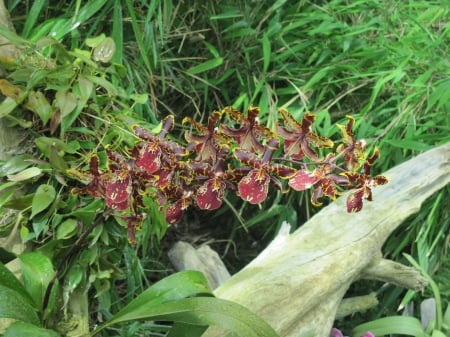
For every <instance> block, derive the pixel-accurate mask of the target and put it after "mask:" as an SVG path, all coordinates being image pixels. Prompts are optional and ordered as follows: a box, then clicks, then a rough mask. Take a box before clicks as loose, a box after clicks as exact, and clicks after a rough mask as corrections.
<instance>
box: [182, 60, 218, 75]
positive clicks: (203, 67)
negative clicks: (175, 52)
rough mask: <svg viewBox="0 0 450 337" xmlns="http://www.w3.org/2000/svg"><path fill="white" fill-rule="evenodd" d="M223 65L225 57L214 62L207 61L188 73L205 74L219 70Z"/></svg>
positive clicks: (192, 68)
mask: <svg viewBox="0 0 450 337" xmlns="http://www.w3.org/2000/svg"><path fill="white" fill-rule="evenodd" d="M222 63H223V57H218V58H215V59H212V60H208V61H205V62H203V63H200V64H198V65H196V66H194V67H191V68H189V69H188V70H187V73H189V74H191V75H196V74H200V73H203V72H205V71H208V70H211V69H214V68H217V67H218V66H220V65H221V64H222Z"/></svg>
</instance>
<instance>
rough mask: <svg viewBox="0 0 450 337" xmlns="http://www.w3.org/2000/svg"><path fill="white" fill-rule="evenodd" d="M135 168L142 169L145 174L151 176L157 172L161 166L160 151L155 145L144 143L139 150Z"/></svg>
mask: <svg viewBox="0 0 450 337" xmlns="http://www.w3.org/2000/svg"><path fill="white" fill-rule="evenodd" d="M136 166H137V167H140V168H143V169H144V170H146V171H147V173H149V174H152V173H155V172H156V171H158V170H159V168H160V166H161V149H160V148H159V146H158V144H157V143H150V142H149V143H146V144H145V145H143V146H142V148H141V149H140V150H139V155H138V158H137V159H136Z"/></svg>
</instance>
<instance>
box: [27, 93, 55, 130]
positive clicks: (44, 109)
mask: <svg viewBox="0 0 450 337" xmlns="http://www.w3.org/2000/svg"><path fill="white" fill-rule="evenodd" d="M26 107H27V108H28V109H30V110H31V111H33V112H34V113H36V114H37V115H38V116H39V118H40V119H41V121H42V124H44V125H47V123H48V121H49V120H50V118H52V116H53V110H52V107H51V105H50V103H49V102H48V101H47V98H46V97H45V95H44V94H43V93H42V92H40V91H32V92H30V93H29V95H28V101H27V103H26Z"/></svg>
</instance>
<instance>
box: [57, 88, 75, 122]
mask: <svg viewBox="0 0 450 337" xmlns="http://www.w3.org/2000/svg"><path fill="white" fill-rule="evenodd" d="M53 104H54V105H55V106H56V107H57V108H58V109H59V111H60V112H61V118H64V117H65V116H67V115H68V114H70V113H71V112H72V111H73V110H74V109H75V108H76V107H77V104H78V101H77V97H76V96H75V95H74V94H73V93H72V92H70V91H63V90H59V91H57V92H56V94H55V100H54V101H53Z"/></svg>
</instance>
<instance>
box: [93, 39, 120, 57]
mask: <svg viewBox="0 0 450 337" xmlns="http://www.w3.org/2000/svg"><path fill="white" fill-rule="evenodd" d="M115 52H116V44H115V43H114V40H113V39H112V38H110V37H107V38H105V39H104V40H103V41H102V42H101V43H100V44H99V45H98V46H96V47H95V48H94V51H93V53H92V58H93V59H94V61H97V62H103V63H107V62H109V61H111V59H112V58H113V56H114V53H115Z"/></svg>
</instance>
